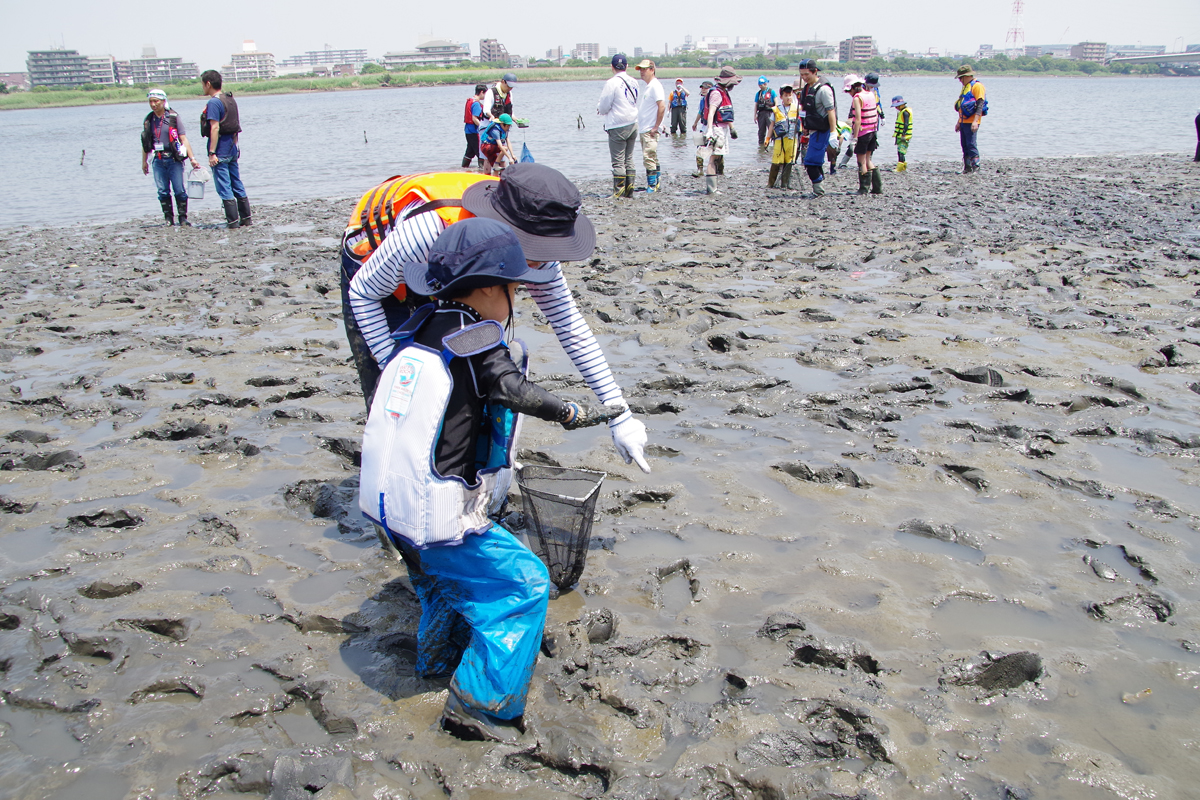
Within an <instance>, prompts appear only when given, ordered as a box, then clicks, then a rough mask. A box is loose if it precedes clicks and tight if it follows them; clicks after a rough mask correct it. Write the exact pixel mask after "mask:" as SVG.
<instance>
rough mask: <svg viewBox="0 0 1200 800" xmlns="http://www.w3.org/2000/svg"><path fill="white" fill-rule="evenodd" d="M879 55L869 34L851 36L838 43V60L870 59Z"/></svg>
mask: <svg viewBox="0 0 1200 800" xmlns="http://www.w3.org/2000/svg"><path fill="white" fill-rule="evenodd" d="M877 55H879V51H878V49H876V47H875V39H874V38H873V37H871V36H852V37H850V38H849V39H843V40H842V41H841V42H839V43H838V61H841V62H843V63H845V62H847V61H870V60H871V59H872V58H874V57H875V56H877Z"/></svg>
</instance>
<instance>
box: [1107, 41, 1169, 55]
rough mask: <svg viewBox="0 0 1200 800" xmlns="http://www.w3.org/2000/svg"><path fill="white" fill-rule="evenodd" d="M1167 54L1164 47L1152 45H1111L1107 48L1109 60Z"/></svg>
mask: <svg viewBox="0 0 1200 800" xmlns="http://www.w3.org/2000/svg"><path fill="white" fill-rule="evenodd" d="M1165 52H1167V48H1166V47H1164V46H1163V45H1161V44H1159V45H1150V44H1110V45H1109V46H1108V48H1107V56H1108V57H1109V58H1133V57H1136V56H1161V55H1162V54H1163V53H1165Z"/></svg>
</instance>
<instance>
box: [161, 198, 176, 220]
mask: <svg viewBox="0 0 1200 800" xmlns="http://www.w3.org/2000/svg"><path fill="white" fill-rule="evenodd" d="M158 204H159V205H160V206H162V211H163V219H165V220H166V221H167V224H168V225H174V224H175V212H174V211H172V210H171V198H169V197H168V198H167V199H166V200H159V201H158Z"/></svg>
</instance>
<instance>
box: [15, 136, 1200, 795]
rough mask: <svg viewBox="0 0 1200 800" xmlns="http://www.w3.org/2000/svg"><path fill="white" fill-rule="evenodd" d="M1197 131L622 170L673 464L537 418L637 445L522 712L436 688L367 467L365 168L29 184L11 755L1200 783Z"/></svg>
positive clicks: (602, 782) (365, 784)
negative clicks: (1145, 146)
mask: <svg viewBox="0 0 1200 800" xmlns="http://www.w3.org/2000/svg"><path fill="white" fill-rule="evenodd" d="M1196 166H1197V165H1194V164H1193V163H1191V162H1190V161H1188V160H1186V158H1185V157H1184V156H1182V155H1169V156H1141V157H1131V158H1122V159H1116V158H1079V159H1037V160H1006V161H999V162H991V163H987V164H985V166H984V169H983V170H982V171H981V172H980V173H978V174H976V175H972V176H961V175H958V174H956V170H955V168H954V165H953V164H950V163H932V164H915V165H913V167H912V169H911V171H910V172H908V173H907V174H904V175H895V174H890V173H885V174H884V192H885V193H884V194H883V195H882V196H879V197H858V196H854V195H851V194H849V192H850V191H852V190H853V189H854V188H856V187H857V181H856V180H855V179H854V177H855V176H853V175H851V174H845V173H839V174H838V175H837V176H835V177H833V178H831V179H830V181H829V183H827V186H828V191H829V194H828V195H827V196H826V197H824V198H821V199H817V200H811V199H808V198H806V197H805V196H804V192H803V191H799V192H797V191H791V192H788V191H780V190H767V189H766V188H765V183H766V175H765V173H764V172H760V171H746V172H739V173H737V174H731V175H729V176H727V177H725V178H723V179H722V180H721V187H720V188H721V190H722V192H723V194H721V195H719V196H715V197H705V196H704V195H703V194H702V193H701V192H700V190H702V188H703V187H702V181H701V180H700V179H695V178H690V177H686V176H667V178H666V182H665V187H664V188H665V191H663V192H662V193H659V194H656V195H650V196H646V195H641V194H639V195H638V196H637V197H635V198H634V199H632V200H625V201H620V202H614V201H613V200H612V199H611V198H608V197H606V196H605V190H606V187H605V186H604V185H603V184H602V183H600V182H595V183H589V184H584V185H583V186H582V188H583V190H584V193H585V197H586V204H585V210H586V211H587V213H588V214H589V216H591V218H592V219H593V221H594V222H595V223H596V225H597V229H598V238H599V246H598V248H597V251H596V253H595V254H594V256H593V257H592V258H591V259H589V260H588V261H586V262H582V263H577V264H570V265H567V266H566V267H565V269H566V274H567V277H568V280H569V282H570V283H571V285H572V287H573V289H574V290H575V292H576V295H577V297H578V299H579V302H580V305H581V307H582V308H583V310H584V313H585V316H586V317H587V318H588V319H589V321H590V322H591V324H592V327H593V329H594V331H595V332H596V334H597V336H598V337H599V339H600V340H601V342H602V343H603V345H604V348H605V351H606V353H607V355H608V358H609V361H610V364H611V365H612V368H613V371H614V373H615V374H616V376H617V379H618V381H619V382H620V383H621V385H622V386H623V387H624V388H625V390H626V395H627V398H628V399H629V401H630V403H631V405H632V406H633V407H634V409H635V410H636V411H637V413H638V414H639V415H640V416H641V418H642V419H644V420H645V421H646V423H647V425H648V426H649V428H650V442H651V444H650V448H649V451H648V452H649V455H650V460H651V464H652V466H653V469H654V471H653V473H652V474H650V475H644V474H642V473H641V472H640V471H639V470H637V469H636V467H631V466H627V465H625V464H624V463H623V462H621V461H620V460H619V459H618V458H617V456H616V455H615V452H614V451H613V449H612V447H611V444H610V443H609V442H608V440H607V435H606V434H605V433H603V432H602V431H600V432H597V431H596V430H589V431H582V432H575V433H566V432H563V431H561V429H559V428H558V427H557V426H551V425H548V424H544V423H541V422H539V421H535V420H531V421H528V422H527V424H526V425H525V433H524V438H523V441H522V448H521V458H522V459H523V460H525V461H526V462H531V463H551V464H560V465H563V466H572V467H584V468H588V469H596V470H603V471H605V472H607V473H608V479H607V481H606V482H605V484H604V486H603V488H602V496H601V498H600V501H599V504H598V506H597V514H598V516H597V519H596V522H595V525H594V527H593V542H592V549H591V551H590V553H589V556H588V562H587V566H586V568H585V570H584V572H583V577H582V578H581V580H580V583H579V584H578V586H576V588H575V589H574V590H573V591H569V592H565V593H563V594H562V595H560V596H557V597H555V598H554V599H552V600H551V604H550V619H549V622H548V626H547V637H546V641H545V644H544V648H543V650H544V652H543V655H542V657H541V658H540V660H539V662H538V665H537V669H536V672H535V675H534V678H533V684H532V688H531V691H530V700H529V713H528V715H527V730H526V732H525V734H524V736H523V738H522V740H521V741H520V742H518V743H517V744H516V745H498V744H485V743H480V742H463V741H460V740H458V739H456V738H453V737H451V736H450V735H448V734H446V733H444V732H442V731H441V730H440V729H439V728H438V726H437V720H438V715H439V712H440V710H441V707H442V703H443V702H444V700H445V696H446V692H445V688H446V683H445V682H444V681H430V680H423V679H421V678H418V677H416V676H415V675H414V673H413V668H412V667H413V634H415V631H416V624H417V619H418V617H419V608H418V605H417V602H416V600H415V598H414V596H413V593H412V591H411V588H410V586H409V584H408V581H407V578H406V576H405V572H404V569H403V566H402V564H400V563H399V562H398V561H396V560H395V559H394V558H392V557H391V556H390V555H389V554H388V552H387V551H385V550H384V549H383V548H381V547H380V546H379V544H378V541H377V539H376V534H375V532H374V530H373V529H372V527H371V526H370V525H369V524H367V523H366V522H365V521H364V520H363V519H362V517H361V516H360V515H359V513H358V510H357V496H356V487H357V469H356V462H357V459H358V454H359V452H360V444H361V442H360V439H361V432H362V426H363V422H364V418H365V408H364V404H363V400H362V397H361V395H360V394H359V391H358V386H357V379H356V376H355V373H354V370H353V368H352V366H351V365H350V363H349V352H348V348H347V345H346V342H345V336H344V332H343V330H342V323H341V310H340V309H341V305H340V298H339V290H338V275H337V270H338V264H337V247H338V237H339V235H340V233H341V229H342V227H343V225H344V223H345V219H346V217H347V215H348V213H349V211H350V209H351V207H352V206H353V202H354V200H355V198H345V199H342V200H321V201H312V202H305V203H294V204H288V205H283V206H275V207H271V206H257V207H256V208H255V225H254V226H253V227H251V228H246V229H238V230H232V231H217V230H203V229H173V228H163V227H154V226H153V221H152V220H149V221H135V222H130V223H128V224H122V225H107V226H98V227H71V226H69V225H58V226H56V227H54V228H52V229H44V230H38V229H27V228H9V229H3V230H0V263H2V266H3V270H4V274H5V280H4V283H3V287H2V288H0V330H2V332H3V338H2V339H0V437H2V438H0V531H2V533H0V698H2V699H3V704H0V772H2V773H3V774H4V776H5V781H4V788H3V789H0V795H2V796H8V797H21V798H40V797H46V798H50V797H53V798H76V797H78V798H83V797H87V798H96V797H129V798H134V797H137V798H150V797H186V798H195V797H201V796H205V797H240V796H247V797H270V798H300V797H321V798H343V797H356V798H426V797H429V798H433V797H446V796H450V797H454V798H484V797H489V798H490V797H506V796H512V797H518V796H519V797H600V796H608V797H616V798H642V797H685V798H701V797H744V798H776V797H797V798H799V797H841V798H850V797H860V798H868V797H921V798H960V797H964V796H967V797H1009V798H1024V797H1055V798H1107V797H1182V796H1185V795H1186V794H1187V793H1188V792H1190V791H1191V788H1190V787H1191V786H1192V785H1193V783H1194V777H1195V775H1197V774H1200V745H1198V744H1197V733H1196V726H1195V720H1196V718H1197V717H1196V714H1197V706H1198V705H1200V703H1198V702H1197V691H1198V690H1200V623H1198V622H1197V607H1198V603H1200V589H1198V585H1200V582H1198V580H1197V576H1198V575H1200V469H1198V468H1197V464H1196V456H1197V454H1200V427H1198V425H1197V419H1198V417H1197V412H1200V307H1198V305H1197V304H1200V296H1198V287H1200V230H1198V228H1197V223H1198V219H1200V216H1198V213H1197V212H1198V208H1197V197H1200V170H1197V168H1196ZM796 178H798V179H799V181H800V183H801V185H802V186H804V187H807V181H806V180H804V176H803V174H802V173H801V174H799V175H797V176H796ZM794 180H795V178H794ZM147 200H148V203H147V207H148V208H149V207H151V206H152V205H153V198H152V197H148V198H147ZM199 216H200V217H201V221H204V220H203V217H204V215H203V214H201V215H199ZM209 221H215V220H209ZM519 305H520V308H521V314H520V316H519V318H518V325H517V329H516V332H517V335H518V336H519V337H521V338H523V339H525V340H526V341H527V342H528V343H529V344H530V346H531V349H532V363H533V373H534V377H535V379H537V380H539V381H540V382H542V383H543V384H544V385H546V386H547V387H548V388H551V389H552V390H554V391H557V392H559V393H561V394H563V395H564V396H567V397H580V398H582V397H584V396H585V394H586V388H585V387H584V386H583V384H582V381H581V380H580V379H579V376H578V375H576V374H574V373H573V372H572V370H571V367H570V363H569V361H567V359H566V358H565V356H564V355H563V354H562V351H561V350H560V349H559V348H558V345H557V343H556V342H555V340H554V337H553V335H552V334H551V332H550V330H549V328H548V327H547V326H546V325H545V324H544V320H542V319H541V318H540V317H539V315H538V314H537V312H536V308H535V306H534V305H533V304H532V302H530V301H529V300H528V299H527V298H523V299H522V300H521V301H520V302H519ZM513 504H514V508H519V505H520V499H519V496H517V495H516V494H514V496H513ZM511 519H516V517H515V516H514V517H512V518H511Z"/></svg>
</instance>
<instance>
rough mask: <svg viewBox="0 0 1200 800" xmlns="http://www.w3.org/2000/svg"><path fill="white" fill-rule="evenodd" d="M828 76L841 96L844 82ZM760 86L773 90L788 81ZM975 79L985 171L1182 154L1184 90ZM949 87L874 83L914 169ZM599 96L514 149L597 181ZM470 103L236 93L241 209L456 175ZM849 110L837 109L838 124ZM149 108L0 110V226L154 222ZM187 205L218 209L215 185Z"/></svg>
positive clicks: (943, 120) (949, 120)
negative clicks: (899, 123) (1011, 164)
mask: <svg viewBox="0 0 1200 800" xmlns="http://www.w3.org/2000/svg"><path fill="white" fill-rule="evenodd" d="M754 77H755V76H753V75H748V76H747V80H746V81H744V82H743V83H742V85H741V86H739V87H738V89H736V90H735V91H734V101H735V103H736V104H737V106H738V109H737V113H738V115H739V117H740V119H741V123H740V126H739V127H740V128H741V130H742V132H743V136H742V138H741V139H740V140H739V141H738V142H736V143H735V147H734V150H733V153H732V155H731V156H730V157H729V159H727V163H728V164H729V165H731V166H733V167H735V168H736V167H745V166H752V165H757V164H765V163H766V161H767V159H766V158H765V156H764V155H763V154H762V153H760V152H758V149H757V148H756V147H755V146H754V135H755V133H754V129H753V124H752V117H751V114H752V109H751V105H752V104H751V99H752V97H753V93H754V87H753V83H752V81H753V79H754ZM831 77H833V78H834V79H835V80H834V82H835V84H840V76H831ZM668 80H670V79H668ZM771 80H772V85H773V86H776V87H778V86H780V85H782V83H783V81H784V80H786V76H782V75H774V76H771ZM670 82H671V83H673V80H670ZM986 83H987V86H988V97H989V99H990V107H991V113H990V114H989V116H988V118H987V120H986V122H985V125H984V128H983V131H982V133H981V135H980V148H981V150H982V152H983V156H984V158H985V159H987V158H1008V157H1017V156H1072V155H1095V154H1104V153H1115V152H1129V153H1149V152H1190V151H1191V149H1192V148H1193V147H1194V146H1195V138H1194V137H1195V129H1194V126H1193V123H1192V117H1193V115H1194V114H1195V111H1196V104H1195V102H1194V101H1193V100H1189V101H1188V102H1186V103H1184V102H1181V97H1182V96H1183V95H1184V94H1185V93H1186V92H1187V90H1189V89H1194V87H1195V86H1196V83H1195V82H1194V81H1188V80H1187V79H1171V78H991V79H988V80H987V81H986ZM687 85H688V88H689V89H690V90H691V91H692V92H693V96H694V95H695V94H696V92H697V91H698V85H699V80H697V79H689V80H688V81H687ZM957 85H958V84H957V83H956V82H955V81H954V79H953V78H951V77H948V76H942V77H907V78H885V79H884V81H883V94H884V95H885V100H886V99H890V98H891V97H892V96H893V95H896V94H902V95H904V96H905V97H906V98H907V99H908V101H909V105H910V107H911V108H912V109H913V112H914V126H915V134H914V136H913V143H912V148H911V150H910V151H909V160H910V161H912V162H920V161H928V160H941V159H957V158H959V157H960V151H959V147H958V138H957V135H956V134H955V133H954V111H953V108H952V105H953V102H954V98H955V96H956V87H957ZM601 86H602V82H600V81H576V82H567V83H531V84H520V85H518V86H517V89H516V94H515V101H516V113H517V116H521V117H528V118H529V119H530V121H531V123H532V125H531V127H529V128H527V129H525V130H523V131H522V130H515V129H514V131H513V142H514V143H515V144H516V146H517V149H518V152H519V148H520V145H521V143H522V142H525V143H527V144H528V145H529V148H530V150H531V151H532V153H533V155H534V157H535V158H536V159H537V160H538V161H539V162H542V163H545V164H549V165H550V166H553V167H555V168H557V169H560V170H562V171H563V172H564V173H566V174H567V175H569V176H570V177H572V178H576V179H579V178H596V177H601V176H603V175H606V174H608V171H609V168H608V145H607V139H606V137H605V134H604V130H603V128H602V126H601V121H600V118H599V117H597V116H596V112H595V108H596V99H597V97H598V96H599V94H600V88H601ZM469 91H470V89H469V87H458V86H455V87H421V88H412V89H396V90H369V91H346V92H327V93H319V94H293V95H275V96H266V97H257V96H247V97H246V98H245V99H243V100H242V102H241V105H240V108H241V110H242V118H243V125H244V126H245V130H244V131H243V133H242V135H241V144H242V160H241V166H242V175H243V179H244V180H245V183H246V187H247V190H248V192H249V194H250V197H251V199H252V200H254V201H255V202H259V203H264V202H265V203H272V202H280V201H285V200H293V199H297V198H309V197H352V196H353V197H357V196H358V195H359V194H360V193H361V192H363V191H365V190H366V189H368V188H370V187H371V186H373V185H374V184H376V183H378V182H379V181H380V180H381V179H382V178H385V177H387V176H389V175H394V174H403V173H410V172H423V171H429V170H440V169H453V168H456V167H457V166H458V164H459V163H460V161H461V158H462V152H463V148H464V139H463V134H462V122H461V120H462V106H463V101H464V100H465V98H466V97H467V94H468V92H469ZM1193 96H1194V94H1193ZM844 99H845V96H844V95H841V96H840V97H839V100H840V101H842V102H841V103H840V106H839V108H840V110H841V111H842V113H843V114H844V113H845V110H846V109H845V108H842V107H841V106H844ZM173 106H174V107H175V108H176V109H177V110H178V111H179V112H180V115H181V117H182V119H183V121H184V125H185V127H186V128H187V132H188V134H189V135H190V136H191V137H192V138H193V139H194V140H195V142H194V143H198V142H200V141H202V140H200V139H199V136H198V135H197V131H198V122H199V117H200V110H201V108H202V107H203V103H202V101H201V99H200V98H186V99H185V98H181V97H176V98H173ZM695 110H696V109H695V105H694V104H693V106H692V107H691V108H690V109H689V113H690V114H691V115H693V116H694V114H695ZM146 111H147V108H146V106H144V105H141V104H138V105H111V106H91V107H85V108H53V109H37V110H28V111H9V112H4V113H0V153H3V159H2V160H0V180H2V182H3V186H4V192H3V194H2V195H0V225H5V226H8V225H25V224H28V225H42V224H48V223H49V222H50V221H53V220H61V219H64V218H70V219H72V220H84V221H88V222H106V221H116V220H124V219H129V218H130V217H134V216H141V215H148V214H156V213H157V203H156V202H155V192H154V185H153V180H152V179H151V178H150V177H148V176H144V175H142V172H141V150H140V145H139V143H138V136H139V133H140V131H141V120H142V118H143V116H144V115H145V113H146ZM1122 118H1129V119H1132V118H1138V119H1148V120H1151V121H1152V122H1151V124H1148V125H1128V126H1126V125H1121V124H1119V121H1120V119H1122ZM891 122H892V117H891V115H890V114H889V115H888V119H887V120H886V121H885V133H890V125H891ZM584 126H586V127H584ZM890 141H891V140H890V136H887V137H886V138H885V142H884V147H883V148H882V149H881V151H880V152H881V154H882V158H881V161H882V163H890V162H891V161H894V159H895V154H894V152H893V151H892V149H891V146H890ZM84 150H86V151H87V155H86V158H84V159H83V164H82V165H81V164H80V155H81V152H82V151H84ZM659 152H660V158H662V160H663V165H664V172H665V173H666V174H667V175H668V176H669V175H670V174H671V173H679V172H685V171H690V170H691V169H693V168H694V161H693V147H692V143H691V140H690V137H682V136H677V137H673V138H672V137H668V139H667V142H665V143H664V146H660V150H659ZM639 161H640V156H639ZM639 172H640V170H639ZM195 207H197V208H198V209H199V210H202V211H204V210H209V211H211V210H215V209H216V208H217V207H218V203H217V200H216V197H215V193H214V192H213V191H212V187H211V185H210V186H209V187H208V192H207V196H206V197H205V198H204V199H203V200H201V201H198V202H197V203H196V204H195Z"/></svg>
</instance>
